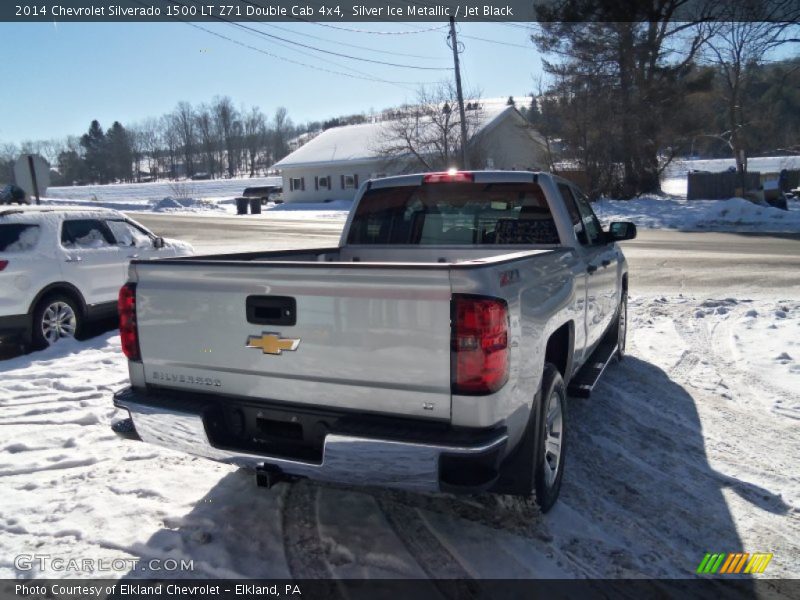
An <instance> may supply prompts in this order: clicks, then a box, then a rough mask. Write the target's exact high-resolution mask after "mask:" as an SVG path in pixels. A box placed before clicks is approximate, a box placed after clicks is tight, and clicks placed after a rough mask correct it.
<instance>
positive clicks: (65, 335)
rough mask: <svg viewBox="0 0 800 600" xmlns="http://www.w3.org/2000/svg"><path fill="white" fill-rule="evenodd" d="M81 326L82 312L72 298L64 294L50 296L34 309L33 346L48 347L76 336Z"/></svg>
mask: <svg viewBox="0 0 800 600" xmlns="http://www.w3.org/2000/svg"><path fill="white" fill-rule="evenodd" d="M80 326H81V316H80V312H79V310H78V307H77V305H76V303H75V301H74V300H73V299H72V298H70V297H69V296H65V295H63V294H54V295H52V296H48V297H46V298H44V299H43V300H42V301H41V302H39V304H37V305H36V309H34V311H33V340H32V341H33V346H34V347H35V348H46V347H48V346H51V345H53V344H55V343H56V342H58V341H60V340H63V339H71V338H74V337H75V336H76V335H77V334H78V331H79V329H80Z"/></svg>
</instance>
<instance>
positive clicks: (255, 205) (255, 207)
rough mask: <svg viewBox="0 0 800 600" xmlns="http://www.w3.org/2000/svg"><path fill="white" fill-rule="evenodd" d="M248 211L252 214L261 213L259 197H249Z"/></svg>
mask: <svg viewBox="0 0 800 600" xmlns="http://www.w3.org/2000/svg"><path fill="white" fill-rule="evenodd" d="M250 212H251V214H254V215H260V214H261V198H250Z"/></svg>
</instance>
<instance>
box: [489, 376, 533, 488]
mask: <svg viewBox="0 0 800 600" xmlns="http://www.w3.org/2000/svg"><path fill="white" fill-rule="evenodd" d="M543 410H544V408H543V406H542V391H541V389H539V390H538V391H537V392H536V395H535V396H534V397H533V408H532V410H531V416H530V418H529V419H528V426H527V427H526V428H525V434H524V436H523V437H522V439H521V440H520V441H519V443H518V444H517V447H516V448H515V449H514V451H513V452H512V454H511V456H509V457H508V458H507V459H506V460H505V461H504V462H503V464H502V466H501V467H500V475H499V477H498V478H497V482H496V483H495V484H494V485H493V486H492V487H491V488H490V490H489V491H491V492H493V493H495V494H513V495H515V496H530V495H532V494H533V476H534V465H538V464H539V462H540V460H541V453H542V444H541V435H542V427H541V426H540V425H541V422H542V419H543V418H544V415H543Z"/></svg>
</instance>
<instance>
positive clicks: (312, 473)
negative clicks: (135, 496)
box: [114, 388, 508, 492]
mask: <svg viewBox="0 0 800 600" xmlns="http://www.w3.org/2000/svg"><path fill="white" fill-rule="evenodd" d="M226 401H227V399H225V398H215V397H211V396H207V395H199V394H198V395H196V396H195V397H194V401H192V400H189V401H187V399H186V398H183V399H180V400H175V399H174V398H172V397H171V396H170V395H169V394H167V395H159V393H158V392H156V393H151V392H141V391H138V390H134V389H132V388H126V389H124V390H121V391H120V392H117V393H116V394H115V395H114V405H115V406H117V407H119V408H123V409H125V410H127V411H128V413H129V414H130V417H131V420H132V421H133V426H134V427H135V433H136V435H138V437H139V438H140V439H141V440H142V441H144V442H147V443H151V444H155V445H158V446H163V447H166V448H171V449H173V450H178V451H181V452H186V453H187V454H192V455H195V456H201V457H204V458H208V459H211V460H216V461H220V462H224V463H230V464H234V465H238V466H240V467H246V468H253V469H255V468H260V467H265V466H267V467H273V468H277V469H279V470H280V471H281V472H283V473H286V474H288V475H293V476H297V477H307V478H309V479H315V480H319V481H328V482H334V483H343V484H351V485H364V486H380V487H392V488H401V489H407V490H415V491H449V492H459V491H461V492H465V491H470V492H471V491H477V490H485V489H489V488H490V487H491V486H492V485H493V484H494V483H495V482H496V481H497V477H498V472H499V467H500V462H501V460H502V458H503V457H504V455H505V450H506V445H507V443H508V436H507V433H506V430H505V428H504V427H502V428H495V429H493V430H475V432H474V435H473V436H470V432H469V431H466V432H465V431H463V430H461V431H458V432H453V434H452V435H449V434H447V433H446V432H445V433H444V434H443V435H440V436H435V435H427V436H426V437H427V438H428V439H420V438H419V436H418V435H413V434H411V433H409V434H408V435H407V438H406V439H403V436H402V432H403V431H406V432H410V431H413V430H414V428H413V426H412V427H411V428H409V426H408V424H405V425H404V426H403V427H401V428H399V431H400V432H401V435H385V436H378V435H371V434H370V430H371V431H372V432H374V431H376V428H375V427H374V426H371V425H365V426H363V427H362V432H361V433H358V432H357V429H358V428H353V427H352V426H350V427H349V428H348V429H349V430H348V431H337V430H336V425H335V424H334V426H333V427H332V430H331V431H329V432H327V433H326V434H325V435H324V437H323V441H322V444H321V456H320V458H319V460H313V459H311V460H309V459H305V458H304V459H299V458H294V457H287V456H278V455H274V454H269V453H262V452H253V451H250V450H247V449H237V448H232V447H228V446H225V447H223V446H222V445H221V444H220V443H218V442H215V441H212V439H211V438H213V437H214V436H209V433H208V431H209V427H208V426H209V422H210V418H214V417H213V416H212V417H210V416H209V415H215V414H216V413H214V412H213V411H215V410H218V407H217V406H216V405H217V404H218V403H223V402H226ZM326 415H330V413H326ZM351 421H352V419H351ZM378 429H380V428H378ZM437 437H438V439H437ZM411 438H414V439H411ZM470 438H472V439H470Z"/></svg>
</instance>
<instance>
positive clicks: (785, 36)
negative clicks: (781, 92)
mask: <svg viewBox="0 0 800 600" xmlns="http://www.w3.org/2000/svg"><path fill="white" fill-rule="evenodd" d="M774 9H775V5H770V4H769V3H759V2H756V3H738V2H737V3H735V4H732V5H731V7H730V8H729V11H730V12H728V13H726V17H727V18H729V19H730V21H726V22H722V23H720V24H719V26H718V29H717V32H716V35H714V36H713V37H711V38H710V39H709V40H708V42H707V44H706V51H705V53H704V58H705V60H706V61H707V62H709V63H711V64H713V65H714V66H715V67H716V68H717V69H718V70H719V72H720V74H721V76H722V95H723V98H724V101H725V106H726V123H727V131H724V132H722V133H721V134H718V135H717V137H719V138H721V139H723V141H726V142H727V144H728V146H729V147H730V148H731V151H732V152H733V156H734V159H735V160H736V170H737V171H738V172H739V174H740V176H741V177H742V180H741V181H742V184H743V183H744V179H743V178H744V172H745V170H746V164H745V156H744V155H745V150H746V148H745V139H746V128H747V126H748V121H749V119H748V116H747V112H748V111H747V107H746V106H745V105H744V104H745V97H746V94H745V90H746V88H747V86H748V84H749V79H750V76H751V74H752V73H753V72H754V71H755V67H757V66H759V65H761V64H763V63H764V61H765V60H766V59H767V57H768V56H769V54H770V52H772V51H773V50H775V49H776V48H777V47H779V46H781V45H783V44H786V43H789V42H796V41H797V40H796V39H794V38H793V37H792V36H793V34H796V30H797V25H796V24H794V25H793V24H791V23H787V22H776V21H771V20H767V19H770V18H771V17H775V16H776V15H773V14H772V10H774Z"/></svg>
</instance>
